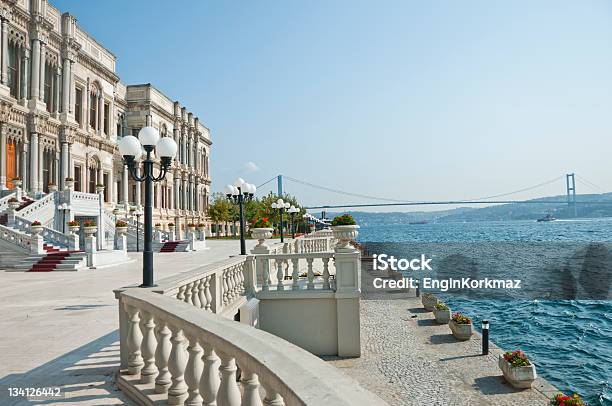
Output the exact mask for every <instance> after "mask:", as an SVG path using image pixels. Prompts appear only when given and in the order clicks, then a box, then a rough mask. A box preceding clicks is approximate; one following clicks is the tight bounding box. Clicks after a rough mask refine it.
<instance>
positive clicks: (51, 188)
mask: <svg viewBox="0 0 612 406" xmlns="http://www.w3.org/2000/svg"><path fill="white" fill-rule="evenodd" d="M47 188H48V189H49V193H53V192H57V185H56V184H55V183H53V182H49V183H48V184H47Z"/></svg>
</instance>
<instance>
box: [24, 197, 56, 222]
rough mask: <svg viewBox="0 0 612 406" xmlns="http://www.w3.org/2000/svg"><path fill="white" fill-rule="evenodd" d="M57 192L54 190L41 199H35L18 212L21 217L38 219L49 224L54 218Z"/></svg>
mask: <svg viewBox="0 0 612 406" xmlns="http://www.w3.org/2000/svg"><path fill="white" fill-rule="evenodd" d="M55 193H57V192H52V193H49V194H47V195H45V196H44V197H42V198H41V199H38V200H35V201H34V203H31V204H29V205H28V206H26V207H24V208H23V209H21V210H18V211H17V213H18V214H19V216H20V217H22V218H24V219H27V220H38V221H40V222H41V223H42V224H47V223H49V221H52V220H53V217H54V214H55Z"/></svg>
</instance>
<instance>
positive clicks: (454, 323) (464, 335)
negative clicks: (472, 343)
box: [448, 313, 473, 341]
mask: <svg viewBox="0 0 612 406" xmlns="http://www.w3.org/2000/svg"><path fill="white" fill-rule="evenodd" d="M448 326H449V327H450V329H451V332H452V333H453V337H455V338H456V339H457V340H459V341H467V340H469V339H470V337H472V333H473V331H472V319H470V318H469V317H467V316H464V315H463V314H461V313H454V314H453V317H451V320H450V322H449V323H448Z"/></svg>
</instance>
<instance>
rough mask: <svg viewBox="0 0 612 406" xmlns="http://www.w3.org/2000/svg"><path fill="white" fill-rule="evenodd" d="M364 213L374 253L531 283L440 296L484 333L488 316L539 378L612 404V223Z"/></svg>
mask: <svg viewBox="0 0 612 406" xmlns="http://www.w3.org/2000/svg"><path fill="white" fill-rule="evenodd" d="M355 218H356V220H357V222H358V223H359V224H360V226H361V228H360V230H359V237H358V240H359V242H361V243H366V245H369V246H368V248H371V249H370V252H371V253H373V254H376V253H394V254H395V255H396V256H400V257H403V255H406V256H409V257H410V258H412V257H413V256H414V255H418V254H421V253H423V254H431V253H433V255H432V256H433V262H434V263H435V262H436V260H438V264H440V263H442V264H443V265H444V264H446V265H447V268H448V269H446V270H444V271H441V270H439V271H438V273H437V275H438V277H439V275H440V274H443V275H444V276H445V277H448V276H450V277H453V276H454V273H457V274H458V275H457V276H465V274H461V273H462V271H463V270H461V269H460V268H461V266H463V265H465V264H466V263H468V265H469V266H468V267H467V268H469V271H468V275H470V276H472V277H474V274H475V275H478V276H479V277H491V276H492V275H496V276H500V277H502V278H512V279H513V278H521V279H523V282H524V285H525V287H524V288H523V289H521V291H520V292H509V293H508V294H506V293H504V294H502V295H501V296H499V297H498V296H495V294H488V293H485V294H481V292H466V291H465V290H462V289H456V290H452V291H448V292H439V291H437V292H436V291H435V290H434V293H435V294H436V295H437V296H438V297H440V298H441V299H442V300H444V301H445V302H446V303H447V304H448V305H449V306H450V308H451V309H452V310H453V311H461V312H462V313H465V314H467V315H469V316H470V317H472V319H473V322H474V326H475V327H476V328H477V329H480V325H481V321H482V320H483V319H488V320H489V322H490V326H491V329H490V337H491V340H492V341H493V342H495V343H496V344H497V345H498V346H500V347H501V348H503V349H504V350H513V349H516V348H520V349H522V350H524V351H525V352H527V354H528V355H529V357H530V359H531V360H532V361H533V363H534V364H535V365H536V368H537V371H538V374H539V375H540V376H542V377H544V378H546V379H547V380H548V381H549V382H550V383H552V384H553V385H555V386H556V387H557V388H559V390H562V391H564V392H566V393H573V392H577V393H579V394H580V395H581V396H582V397H583V398H584V399H585V400H586V401H587V402H588V404H590V405H599V404H601V405H604V404H605V405H612V361H611V360H612V301H610V300H609V299H610V296H609V293H610V281H611V280H612V275H611V269H612V267H611V266H610V264H612V219H584V220H582V219H580V220H565V221H564V220H559V221H554V222H548V223H537V222H535V221H495V222H468V223H443V222H440V223H430V224H406V223H401V222H400V223H398V222H396V221H395V222H393V223H391V222H390V219H394V220H396V219H397V216H388V215H385V214H382V213H381V214H380V215H368V216H367V218H365V217H364V218H363V219H360V216H359V213H355ZM419 250H423V251H427V252H419ZM457 253H459V254H457ZM451 257H452V258H453V261H455V262H452V261H451V262H449V260H448V258H451ZM457 258H459V259H457ZM466 258H467V259H466ZM439 268H440V266H439ZM459 274H461V275H459ZM412 276H415V275H412ZM603 299H607V300H603Z"/></svg>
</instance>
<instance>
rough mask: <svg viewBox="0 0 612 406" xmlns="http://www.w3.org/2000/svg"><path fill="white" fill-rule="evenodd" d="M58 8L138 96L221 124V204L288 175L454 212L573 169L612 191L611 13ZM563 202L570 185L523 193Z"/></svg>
mask: <svg viewBox="0 0 612 406" xmlns="http://www.w3.org/2000/svg"><path fill="white" fill-rule="evenodd" d="M52 4H54V5H55V6H56V7H58V8H60V10H62V11H70V12H72V13H73V14H74V15H76V17H77V19H78V24H79V25H80V26H81V27H83V28H84V29H85V30H86V31H88V32H89V33H91V34H92V35H93V36H94V37H95V38H97V39H98V40H99V41H100V42H101V43H102V44H104V45H105V46H106V47H107V48H109V49H110V50H111V51H112V52H113V53H115V55H116V56H117V58H118V62H117V71H118V73H119V75H120V77H121V78H122V80H123V81H124V82H125V83H128V84H129V83H144V82H151V83H153V84H154V85H155V86H156V87H157V88H159V89H160V90H162V91H164V92H165V93H166V94H167V95H168V96H169V97H171V98H173V99H178V100H179V101H180V102H181V103H182V104H185V105H186V106H187V107H188V108H189V109H190V110H191V111H193V112H194V114H195V115H197V116H199V117H200V119H201V120H202V121H203V122H204V123H205V124H206V125H207V126H208V127H209V128H211V130H212V135H213V142H214V144H213V152H212V160H211V168H212V176H213V190H217V191H218V190H221V189H222V188H223V185H224V184H226V183H228V182H231V181H233V179H234V178H236V177H237V176H242V177H244V178H245V179H247V180H248V181H249V182H252V183H255V184H257V185H258V184H261V183H263V182H265V181H267V180H268V179H270V178H272V177H273V176H275V175H277V174H279V173H282V174H285V175H288V176H291V177H294V178H297V179H301V180H304V181H308V182H311V183H315V184H319V185H324V186H327V187H331V188H335V189H341V190H345V191H350V192H355V193H361V194H367V195H375V196H381V197H388V198H397V199H406V200H423V199H435V200H446V199H453V198H466V197H478V196H486V195H494V194H498V193H503V192H507V191H511V190H517V189H521V188H523V187H527V186H530V185H534V184H537V183H540V182H543V181H546V180H549V179H553V178H555V177H557V176H560V175H562V174H564V173H566V172H573V171H575V172H576V173H578V174H580V175H581V176H582V177H584V178H586V179H588V180H590V181H591V182H593V183H595V184H597V185H599V186H600V187H601V188H603V189H605V190H606V191H611V190H612V167H611V166H610V165H609V162H610V156H612V136H611V134H612V79H611V78H612V76H611V75H612V2H609V1H581V2H576V1H560V0H555V1H538V2H532V1H506V2H501V1H468V2H458V1H435V2H431V1H418V2H417V1H379V2H374V1H368V2H366V1H355V0H351V1H317V0H315V1H294V0H289V1H175V2H165V1H163V2H162V1H135V0H131V1H117V0H106V1H95V2H94V1H87V2H84V1H77V0H62V1H52ZM109 22H112V25H109ZM249 162H251V163H253V164H254V165H249V164H248V163H249ZM274 185H275V183H274V182H271V183H270V184H268V186H270V187H273V186H274ZM266 188H267V187H266ZM266 188H264V189H266ZM285 189H286V190H287V191H288V192H289V193H292V194H295V195H296V196H297V197H298V199H299V200H301V201H303V202H304V203H306V204H310V205H314V204H334V203H348V202H355V203H357V202H359V203H365V202H367V200H366V199H359V198H355V197H347V196H341V195H336V194H333V193H329V192H322V191H317V190H315V189H311V188H309V187H307V186H303V185H299V184H296V183H293V182H289V181H287V182H286V183H285ZM594 191H596V189H592V188H587V187H586V186H585V185H581V184H580V183H579V184H578V192H579V193H585V192H594ZM558 193H559V194H560V193H564V183H563V181H558V182H556V183H554V184H552V185H550V186H548V187H544V188H540V189H537V190H534V191H530V192H526V193H522V194H519V195H517V196H515V197H517V198H528V197H533V196H541V195H548V194H558ZM408 210H412V209H411V208H410V209H408Z"/></svg>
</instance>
